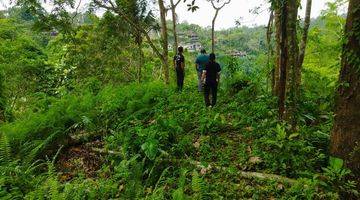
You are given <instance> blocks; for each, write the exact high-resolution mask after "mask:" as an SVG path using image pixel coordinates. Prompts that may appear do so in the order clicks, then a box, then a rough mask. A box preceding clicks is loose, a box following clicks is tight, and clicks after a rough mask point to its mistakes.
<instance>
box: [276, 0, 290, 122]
mask: <svg viewBox="0 0 360 200" xmlns="http://www.w3.org/2000/svg"><path fill="white" fill-rule="evenodd" d="M279 9H280V28H279V30H280V45H279V46H280V59H279V60H280V61H279V86H278V89H279V91H278V107H279V119H280V120H283V119H284V115H285V98H286V79H287V76H286V75H287V61H288V47H287V21H288V19H287V18H288V11H287V1H284V2H283V4H282V5H281V7H280V8H279Z"/></svg>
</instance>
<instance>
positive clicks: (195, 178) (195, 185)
mask: <svg viewBox="0 0 360 200" xmlns="http://www.w3.org/2000/svg"><path fill="white" fill-rule="evenodd" d="M191 188H192V190H193V192H194V196H193V198H194V199H203V198H204V195H203V193H204V182H203V179H202V178H201V177H200V175H199V173H198V172H197V171H196V170H194V171H193V173H192V179H191Z"/></svg>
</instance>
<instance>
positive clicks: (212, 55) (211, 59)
mask: <svg viewBox="0 0 360 200" xmlns="http://www.w3.org/2000/svg"><path fill="white" fill-rule="evenodd" d="M209 59H210V61H212V62H214V61H215V59H216V56H215V54H214V53H211V54H210V55H209Z"/></svg>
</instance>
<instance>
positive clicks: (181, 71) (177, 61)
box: [174, 47, 185, 91]
mask: <svg viewBox="0 0 360 200" xmlns="http://www.w3.org/2000/svg"><path fill="white" fill-rule="evenodd" d="M183 51H184V48H183V47H179V48H178V54H177V55H175V56H174V68H175V72H176V79H177V87H178V90H179V91H182V88H183V86H184V76H185V57H184V55H183Z"/></svg>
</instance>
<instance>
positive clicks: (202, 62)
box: [195, 49, 209, 92]
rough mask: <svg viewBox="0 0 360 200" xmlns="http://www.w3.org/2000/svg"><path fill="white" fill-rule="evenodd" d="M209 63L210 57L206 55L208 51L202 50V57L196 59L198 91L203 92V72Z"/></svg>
mask: <svg viewBox="0 0 360 200" xmlns="http://www.w3.org/2000/svg"><path fill="white" fill-rule="evenodd" d="M208 62H209V56H208V55H206V50H205V49H201V50H200V55H199V56H198V57H197V58H196V61H195V67H196V71H197V73H198V91H199V92H201V91H202V83H201V76H202V73H203V70H204V69H205V66H206V64H207V63H208Z"/></svg>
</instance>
